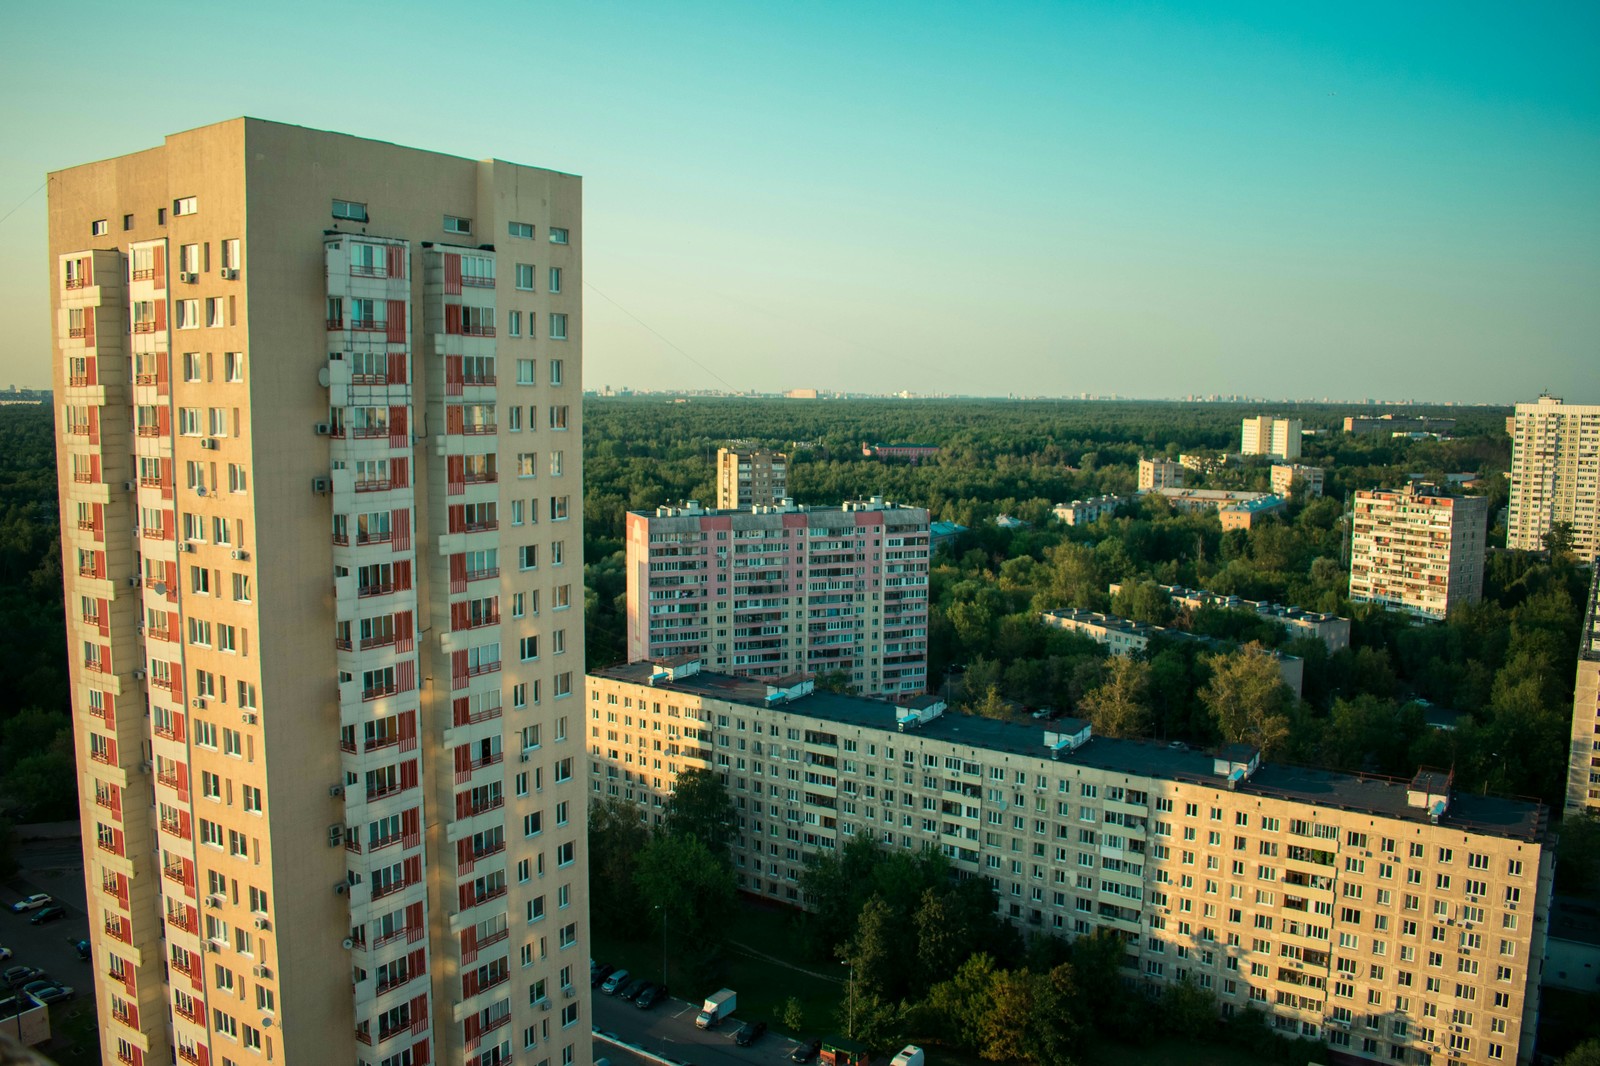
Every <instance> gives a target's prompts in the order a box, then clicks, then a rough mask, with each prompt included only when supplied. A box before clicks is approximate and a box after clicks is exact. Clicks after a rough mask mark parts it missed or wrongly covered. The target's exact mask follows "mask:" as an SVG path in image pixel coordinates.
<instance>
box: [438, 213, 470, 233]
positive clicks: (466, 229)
mask: <svg viewBox="0 0 1600 1066" xmlns="http://www.w3.org/2000/svg"><path fill="white" fill-rule="evenodd" d="M444 231H445V232H446V233H471V232H472V219H470V218H459V217H457V216H456V215H446V216H444Z"/></svg>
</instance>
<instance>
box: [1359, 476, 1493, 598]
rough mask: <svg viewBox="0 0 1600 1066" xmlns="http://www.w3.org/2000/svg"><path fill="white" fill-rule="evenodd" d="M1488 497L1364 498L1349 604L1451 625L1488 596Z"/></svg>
mask: <svg viewBox="0 0 1600 1066" xmlns="http://www.w3.org/2000/svg"><path fill="white" fill-rule="evenodd" d="M1488 516H1489V500H1488V497H1486V496H1445V495H1440V494H1437V493H1435V492H1434V491H1432V490H1431V489H1430V488H1428V487H1425V486H1424V487H1421V488H1419V487H1417V486H1413V485H1408V486H1406V487H1405V488H1404V489H1402V490H1401V491H1399V492H1386V491H1381V490H1372V491H1367V490H1362V491H1360V492H1357V493H1356V494H1355V503H1354V506H1353V510H1352V517H1351V554H1350V598H1351V599H1352V600H1354V601H1355V602H1357V603H1380V604H1383V605H1384V606H1386V607H1392V608H1394V609H1395V610H1400V611H1406V612H1409V613H1411V614H1415V615H1419V616H1421V617H1424V618H1435V619H1439V618H1444V617H1445V615H1447V614H1448V613H1449V612H1450V609H1451V608H1452V607H1454V606H1456V605H1457V604H1460V603H1476V602H1477V601H1478V599H1479V598H1480V597H1482V595H1483V560H1484V542H1485V539H1486V534H1485V526H1486V525H1487V522H1488Z"/></svg>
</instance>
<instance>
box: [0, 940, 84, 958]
mask: <svg viewBox="0 0 1600 1066" xmlns="http://www.w3.org/2000/svg"><path fill="white" fill-rule="evenodd" d="M69 942H70V943H71V944H72V950H73V951H76V952H77V953H78V958H80V959H82V960H83V961H84V962H88V961H89V957H90V955H91V954H92V952H91V950H90V948H89V942H88V941H87V940H72V941H69ZM4 957H5V956H3V955H0V958H4Z"/></svg>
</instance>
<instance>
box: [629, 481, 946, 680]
mask: <svg viewBox="0 0 1600 1066" xmlns="http://www.w3.org/2000/svg"><path fill="white" fill-rule="evenodd" d="M928 540H929V529H928V512H927V510H926V509H925V508H921V507H905V506H901V505H899V504H895V503H889V502H886V501H885V500H884V499H883V497H881V496H874V497H872V498H871V499H869V500H847V501H845V502H844V503H843V504H841V505H839V506H835V507H808V506H805V505H803V504H802V505H796V504H794V503H784V504H780V505H778V506H776V507H757V508H754V509H751V510H744V511H707V510H705V509H704V508H702V507H701V506H700V505H699V504H698V503H697V502H695V501H693V500H690V501H689V502H688V503H687V504H685V505H684V506H682V507H659V508H657V509H656V510H654V511H629V512H628V518H627V550H628V563H627V565H628V660H629V661H630V662H640V661H642V660H645V659H651V660H663V659H678V658H681V657H683V656H686V655H687V656H697V657H703V658H704V659H705V660H706V662H707V663H708V664H715V667H716V669H717V670H718V671H720V672H727V673H732V674H740V675H744V676H749V677H761V678H774V679H776V678H783V677H788V676H790V675H793V674H796V673H810V674H834V675H838V674H844V675H845V676H846V678H847V679H848V681H849V683H850V685H851V686H852V688H853V689H854V690H855V691H856V692H859V693H862V694H863V695H869V696H881V697H884V698H887V699H894V698H910V697H913V696H916V695H917V694H919V693H921V692H922V691H923V690H924V689H925V688H926V687H927V684H928V557H929V543H928Z"/></svg>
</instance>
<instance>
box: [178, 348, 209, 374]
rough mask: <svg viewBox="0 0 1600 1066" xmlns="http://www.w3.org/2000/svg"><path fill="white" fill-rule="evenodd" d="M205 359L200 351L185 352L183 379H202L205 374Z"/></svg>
mask: <svg viewBox="0 0 1600 1066" xmlns="http://www.w3.org/2000/svg"><path fill="white" fill-rule="evenodd" d="M204 366H205V361H204V360H202V359H201V358H200V353H199V352H184V353H183V380H185V381H200V380H202V378H203V376H204Z"/></svg>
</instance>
